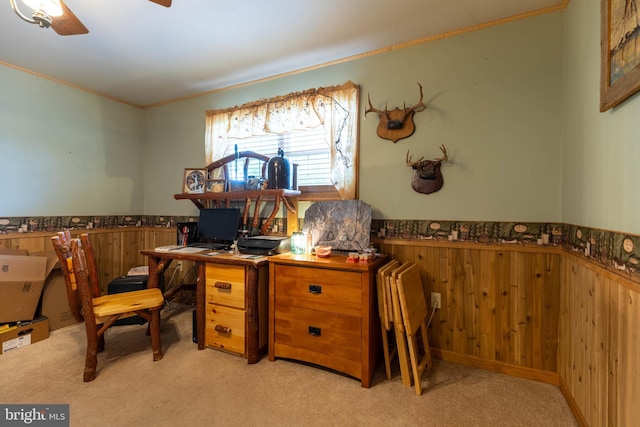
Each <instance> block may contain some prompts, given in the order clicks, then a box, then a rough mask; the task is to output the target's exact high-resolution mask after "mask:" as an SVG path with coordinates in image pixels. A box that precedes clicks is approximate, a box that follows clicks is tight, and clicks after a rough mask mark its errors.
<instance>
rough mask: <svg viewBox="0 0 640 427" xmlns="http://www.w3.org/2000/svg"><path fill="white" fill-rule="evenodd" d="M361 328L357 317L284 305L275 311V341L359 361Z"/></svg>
mask: <svg viewBox="0 0 640 427" xmlns="http://www.w3.org/2000/svg"><path fill="white" fill-rule="evenodd" d="M361 327H362V326H361V320H360V318H358V317H354V316H345V315H342V314H334V313H327V312H323V311H318V310H310V309H305V308H299V307H287V306H283V307H278V309H277V310H276V313H275V342H276V343H279V344H284V345H287V346H293V347H296V348H300V349H305V350H309V351H312V352H314V353H321V354H323V355H331V356H332V357H336V358H341V359H346V360H351V361H357V362H360V359H361V354H362V350H361V347H362V334H361ZM309 361H310V362H312V363H314V361H313V360H309Z"/></svg>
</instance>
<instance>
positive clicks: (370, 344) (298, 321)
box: [269, 254, 387, 387]
mask: <svg viewBox="0 0 640 427" xmlns="http://www.w3.org/2000/svg"><path fill="white" fill-rule="evenodd" d="M386 261H387V258H386V257H382V258H378V259H376V260H374V261H371V262H368V263H347V258H346V256H342V255H332V256H331V257H329V258H317V257H315V256H311V255H292V254H282V255H277V256H272V257H269V360H271V361H273V360H275V359H276V358H278V357H281V358H288V359H295V360H300V361H304V362H309V363H314V364H317V365H321V366H324V367H327V368H331V369H334V370H336V371H339V372H342V373H345V374H347V375H350V376H352V377H355V378H358V379H359V380H361V384H362V386H363V387H369V386H370V385H371V374H372V373H373V370H374V369H375V367H376V362H377V356H378V351H379V348H380V346H379V339H380V331H379V328H380V319H379V318H378V312H377V300H376V291H375V289H376V287H375V276H376V271H377V269H378V268H379V267H380V266H381V265H383V264H384V263H385V262H386Z"/></svg>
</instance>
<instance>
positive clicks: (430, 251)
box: [381, 243, 562, 372]
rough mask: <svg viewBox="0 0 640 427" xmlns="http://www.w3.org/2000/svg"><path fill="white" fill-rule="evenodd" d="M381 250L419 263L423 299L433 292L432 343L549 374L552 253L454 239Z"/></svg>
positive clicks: (553, 328) (554, 303)
mask: <svg viewBox="0 0 640 427" xmlns="http://www.w3.org/2000/svg"><path fill="white" fill-rule="evenodd" d="M381 250H382V251H383V252H385V253H388V254H389V253H390V254H392V256H393V257H394V258H395V259H398V261H401V262H403V261H411V262H415V263H416V264H418V265H419V266H420V268H421V273H422V277H423V285H424V289H425V296H426V299H427V301H430V299H431V292H438V293H440V294H441V301H442V308H441V310H438V311H437V312H436V313H435V315H434V317H433V319H432V322H431V324H430V326H429V341H430V344H431V346H432V347H433V348H436V349H440V350H444V351H447V352H453V353H459V354H463V355H467V356H472V357H479V358H482V359H486V360H495V361H499V362H504V363H510V364H513V365H517V366H522V367H527V368H534V369H541V370H546V371H552V372H555V371H556V367H557V357H556V353H557V349H558V317H559V309H560V281H561V278H562V275H561V262H560V260H561V257H560V254H558V253H557V252H555V253H546V252H544V251H540V250H536V251H531V252H527V251H524V250H521V249H520V250H515V249H512V250H501V249H498V250H496V248H495V247H490V246H485V245H470V244H465V245H464V246H462V245H460V246H457V247H456V244H455V243H454V244H450V246H448V247H439V246H435V245H434V244H433V243H429V244H425V245H421V244H415V245H407V244H406V243H390V244H383V245H382V247H381ZM412 256H413V257H412Z"/></svg>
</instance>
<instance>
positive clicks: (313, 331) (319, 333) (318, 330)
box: [309, 326, 322, 337]
mask: <svg viewBox="0 0 640 427" xmlns="http://www.w3.org/2000/svg"><path fill="white" fill-rule="evenodd" d="M309 335H313V336H314V337H319V336H322V328H318V327H317V326H309Z"/></svg>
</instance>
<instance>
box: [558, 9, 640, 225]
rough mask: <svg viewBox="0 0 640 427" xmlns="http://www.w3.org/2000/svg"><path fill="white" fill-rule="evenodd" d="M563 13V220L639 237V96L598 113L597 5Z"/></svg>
mask: <svg viewBox="0 0 640 427" xmlns="http://www.w3.org/2000/svg"><path fill="white" fill-rule="evenodd" d="M565 15H566V19H565V31H564V41H565V52H566V54H565V69H564V82H563V87H564V97H563V101H564V102H563V104H564V108H563V122H564V124H565V125H564V132H563V137H562V140H563V155H562V158H563V161H562V216H563V221H564V222H567V223H570V224H577V225H589V226H592V227H596V228H601V229H606V230H613V231H620V232H629V233H634V234H640V221H639V220H638V218H640V197H638V183H640V167H639V165H640V119H639V117H640V96H638V95H637V94H636V95H635V96H633V97H631V98H630V99H628V100H627V101H625V102H624V103H622V104H620V105H619V106H618V107H616V108H614V109H611V110H609V111H607V112H605V113H600V112H599V99H600V2H599V1H596V0H591V1H587V2H585V1H581V2H570V4H569V7H568V8H567V10H566V11H565Z"/></svg>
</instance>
